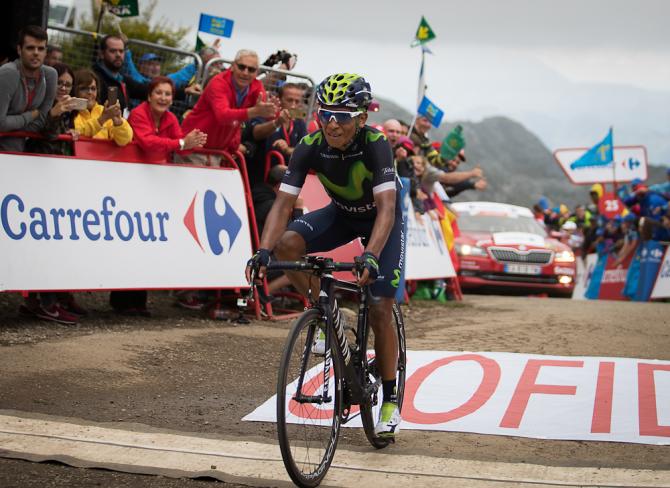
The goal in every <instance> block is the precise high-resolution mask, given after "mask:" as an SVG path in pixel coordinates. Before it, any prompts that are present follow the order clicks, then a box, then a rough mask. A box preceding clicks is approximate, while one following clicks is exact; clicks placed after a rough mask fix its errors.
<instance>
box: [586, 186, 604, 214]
mask: <svg viewBox="0 0 670 488" xmlns="http://www.w3.org/2000/svg"><path fill="white" fill-rule="evenodd" d="M603 193H605V189H604V188H603V185H601V184H600V183H595V184H593V185H591V189H590V190H589V197H590V198H591V203H590V204H588V206H587V207H586V208H587V210H588V211H589V212H590V213H591V215H593V216H597V215H599V214H600V208H599V207H598V203H599V202H600V199H601V198H602V196H603Z"/></svg>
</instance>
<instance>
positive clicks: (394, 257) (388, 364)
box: [360, 214, 405, 381]
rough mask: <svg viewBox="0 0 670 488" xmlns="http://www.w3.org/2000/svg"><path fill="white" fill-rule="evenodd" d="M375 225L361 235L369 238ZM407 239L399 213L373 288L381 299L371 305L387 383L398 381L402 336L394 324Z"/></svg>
mask: <svg viewBox="0 0 670 488" xmlns="http://www.w3.org/2000/svg"><path fill="white" fill-rule="evenodd" d="M372 225H374V223H373V224H371V225H370V227H369V230H368V231H367V232H366V230H365V229H360V231H361V234H363V235H365V236H367V235H369V233H370V232H371V231H372ZM404 240H405V237H404V227H403V221H402V216H401V215H400V214H398V216H397V217H396V221H395V223H394V224H393V228H392V229H391V233H390V234H389V238H388V240H387V241H386V245H385V246H384V249H383V250H382V252H381V254H380V255H379V276H378V277H377V280H376V281H375V282H374V283H373V284H372V285H371V287H370V291H371V293H372V294H373V295H374V296H375V297H379V298H380V299H379V301H377V303H374V301H373V302H372V303H371V305H370V326H371V327H372V330H373V331H374V333H375V356H376V358H377V365H378V367H379V372H380V373H381V375H382V380H384V381H391V380H395V377H396V370H397V367H398V365H397V362H398V336H397V334H396V328H395V323H394V321H393V301H394V299H395V295H396V292H397V291H398V285H399V283H400V274H401V272H402V268H403V266H404V261H405V257H404V250H403V247H404V246H403V244H404Z"/></svg>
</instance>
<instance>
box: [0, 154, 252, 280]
mask: <svg viewBox="0 0 670 488" xmlns="http://www.w3.org/2000/svg"><path fill="white" fill-rule="evenodd" d="M0 254H1V255H2V260H1V261H0V290H93V289H125V288H141V289H151V288H168V289H171V288H209V287H212V288H226V287H242V286H247V284H246V280H245V279H244V264H245V263H246V260H247V259H249V256H250V255H251V238H250V233H249V222H248V218H247V209H246V203H245V199H244V191H243V186H242V179H241V177H240V174H239V172H238V171H236V170H228V169H210V168H198V167H186V166H177V165H154V164H146V165H145V164H133V163H110V162H101V161H89V160H80V159H69V158H52V157H42V156H29V155H10V154H0Z"/></svg>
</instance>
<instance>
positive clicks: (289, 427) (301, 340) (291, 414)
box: [277, 309, 342, 487]
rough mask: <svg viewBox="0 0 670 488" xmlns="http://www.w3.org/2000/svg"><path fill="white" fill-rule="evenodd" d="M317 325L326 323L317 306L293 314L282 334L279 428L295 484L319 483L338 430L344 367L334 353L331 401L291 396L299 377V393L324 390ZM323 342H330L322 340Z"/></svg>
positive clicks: (323, 325) (334, 445)
mask: <svg viewBox="0 0 670 488" xmlns="http://www.w3.org/2000/svg"><path fill="white" fill-rule="evenodd" d="M319 327H325V324H324V322H323V320H322V317H321V313H320V312H319V311H318V310H315V309H311V310H307V311H306V312H305V313H304V314H302V315H301V316H300V318H299V319H298V320H297V322H296V323H295V325H294V326H293V328H292V329H291V332H290V333H289V336H288V338H287V340H286V346H285V348H284V354H283V355H282V360H281V364H280V366H279V377H278V380H277V433H278V436H279V447H280V449H281V454H282V459H283V460H284V466H285V467H286V471H287V472H288V474H289V476H290V477H291V479H292V480H293V482H294V483H295V484H297V485H298V486H305V487H314V486H317V485H318V484H319V483H320V482H321V480H322V479H323V477H324V476H325V475H326V472H327V471H328V467H329V466H330V463H331V461H332V460H333V456H334V455H335V448H336V446H337V439H338V436H339V432H340V413H341V402H342V371H341V370H340V367H341V366H340V363H339V361H338V360H337V359H336V356H335V354H332V355H331V357H333V359H332V360H331V370H330V371H331V373H330V378H329V381H328V397H329V401H327V402H324V403H321V404H319V403H317V402H305V403H301V402H298V401H296V400H295V396H296V393H297V387H298V379H299V378H302V379H303V381H302V390H301V393H302V394H303V395H309V396H312V397H317V396H319V395H321V394H322V393H323V383H324V373H323V369H324V364H325V357H324V356H323V355H315V354H313V352H312V344H313V339H314V338H315V337H317V334H318V330H319ZM326 347H329V345H328V344H326Z"/></svg>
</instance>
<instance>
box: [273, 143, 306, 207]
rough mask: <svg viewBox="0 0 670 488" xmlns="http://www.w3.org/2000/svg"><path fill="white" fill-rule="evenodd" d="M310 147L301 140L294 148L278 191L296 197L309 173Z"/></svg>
mask: <svg viewBox="0 0 670 488" xmlns="http://www.w3.org/2000/svg"><path fill="white" fill-rule="evenodd" d="M310 153H311V146H310V145H308V144H306V143H305V141H304V140H301V141H300V142H299V143H298V145H297V146H296V147H295V151H293V154H292V155H291V160H290V161H289V163H288V169H287V170H286V174H284V179H283V180H282V183H281V185H279V191H283V192H284V193H290V194H291V195H295V196H298V195H299V194H300V190H302V185H304V184H305V178H307V173H308V172H309V161H310Z"/></svg>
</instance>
